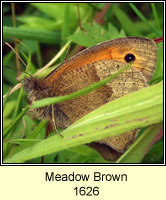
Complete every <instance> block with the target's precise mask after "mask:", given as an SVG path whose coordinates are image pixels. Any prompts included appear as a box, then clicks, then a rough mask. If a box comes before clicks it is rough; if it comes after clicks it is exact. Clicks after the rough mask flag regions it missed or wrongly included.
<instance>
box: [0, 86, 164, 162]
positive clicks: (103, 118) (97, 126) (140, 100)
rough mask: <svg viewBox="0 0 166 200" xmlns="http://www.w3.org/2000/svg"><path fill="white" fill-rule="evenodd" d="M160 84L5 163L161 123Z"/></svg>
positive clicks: (110, 105)
mask: <svg viewBox="0 0 166 200" xmlns="http://www.w3.org/2000/svg"><path fill="white" fill-rule="evenodd" d="M162 86H163V85H162V82H161V83H159V84H156V85H153V86H149V87H147V88H144V89H142V90H139V91H137V92H133V93H131V94H128V95H126V96H123V97H121V98H119V99H117V100H115V101H112V102H109V103H107V104H105V105H104V106H102V107H100V108H98V109H96V110H95V111H93V112H91V113H89V114H88V115H86V116H84V117H83V118H81V119H80V120H78V121H77V122H76V123H74V124H73V125H71V126H70V127H69V128H67V129H65V130H64V131H63V132H61V134H62V135H63V136H64V138H62V137H60V136H59V135H55V136H52V137H50V138H48V139H46V140H43V141H41V142H39V143H37V144H35V145H34V146H32V147H29V148H26V149H24V150H23V151H21V152H19V153H17V154H15V155H13V156H12V157H10V158H8V159H6V160H5V161H4V162H6V163H13V162H14V163H15V162H16V163H17V162H25V161H26V160H29V159H32V158H36V157H39V156H42V155H47V154H50V153H54V152H58V151H61V150H64V149H67V148H71V147H75V146H79V145H81V144H85V143H90V142H92V141H95V140H100V139H103V138H105V137H108V136H113V135H117V134H120V133H124V132H126V131H129V130H131V129H135V128H138V127H144V126H148V125H150V124H154V123H158V122H161V121H162V119H163V88H162Z"/></svg>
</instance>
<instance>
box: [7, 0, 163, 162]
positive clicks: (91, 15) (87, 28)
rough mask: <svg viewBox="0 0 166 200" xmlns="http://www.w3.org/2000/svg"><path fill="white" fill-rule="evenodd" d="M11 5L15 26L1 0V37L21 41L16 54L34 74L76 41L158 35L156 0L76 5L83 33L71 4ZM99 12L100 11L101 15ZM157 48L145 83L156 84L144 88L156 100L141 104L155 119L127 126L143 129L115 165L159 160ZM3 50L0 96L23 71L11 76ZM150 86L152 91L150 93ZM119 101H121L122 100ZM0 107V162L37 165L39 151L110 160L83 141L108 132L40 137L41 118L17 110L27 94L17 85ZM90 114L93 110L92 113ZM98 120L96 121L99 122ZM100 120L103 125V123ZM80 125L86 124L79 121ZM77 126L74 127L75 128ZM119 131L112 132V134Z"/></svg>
mask: <svg viewBox="0 0 166 200" xmlns="http://www.w3.org/2000/svg"><path fill="white" fill-rule="evenodd" d="M13 5H14V7H15V12H16V14H15V16H14V18H15V19H16V27H13V24H12V14H11V13H12V11H11V7H12V6H11V4H9V3H3V39H4V42H6V41H7V42H9V43H13V41H14V38H17V39H19V40H21V41H22V43H20V44H19V45H18V48H19V55H20V56H21V57H22V58H23V59H24V60H25V62H26V63H27V65H28V67H27V68H26V71H27V72H29V73H31V74H34V73H35V72H36V71H37V70H39V69H41V68H42V67H43V66H44V65H45V64H46V63H48V62H49V61H50V60H51V59H52V58H53V57H54V56H55V55H56V54H57V52H58V51H59V50H60V49H62V50H63V52H62V53H61V54H60V55H61V57H60V58H59V59H58V60H57V61H56V62H55V63H54V65H52V66H51V67H50V68H49V69H47V70H44V71H43V72H42V73H40V76H45V75H46V74H48V73H49V72H50V71H51V70H52V69H54V68H55V67H56V65H57V64H59V63H60V62H62V61H63V60H64V59H65V55H66V52H67V48H69V46H71V49H72V50H71V52H70V54H69V55H68V57H69V56H71V55H73V54H75V53H76V52H77V51H78V49H80V46H79V45H81V46H84V47H90V46H93V45H95V44H96V43H99V42H102V41H105V40H110V39H115V38H119V37H126V36H136V37H147V38H151V39H154V38H158V37H161V36H162V33H163V4H162V3H134V4H133V3H111V5H108V4H105V3H86V4H85V3H80V4H79V12H80V21H81V24H82V27H83V30H84V31H81V30H80V28H79V20H78V7H77V4H76V3H15V4H13ZM105 6H106V7H107V6H108V10H107V11H105V12H104V10H105ZM102 11H103V12H104V14H103V16H102V14H101V12H102ZM157 46H158V63H157V69H156V72H155V74H154V77H153V79H152V81H151V84H152V85H153V84H156V83H159V82H160V83H159V84H156V85H154V86H155V87H156V88H155V87H154V88H152V90H147V93H148V92H150V95H152V96H151V97H156V99H157V98H158V99H159V100H155V101H154V102H153V103H152V104H151V105H150V106H151V107H148V108H147V107H146V109H147V110H148V112H149V114H151V115H152V116H155V119H154V118H153V119H151V124H154V123H155V125H153V126H148V127H147V125H146V124H145V123H144V122H142V124H131V125H130V129H131V128H132V126H133V128H134V127H136V126H138V125H139V126H140V127H144V128H143V129H141V131H140V138H139V140H138V141H137V142H136V143H135V146H133V147H132V148H131V150H129V151H128V152H127V153H126V154H125V155H124V156H123V158H121V159H120V160H119V161H117V163H162V162H163V138H162V137H161V135H162V131H161V129H162V123H161V122H162V106H163V105H162V100H161V93H162V84H161V80H162V79H163V44H162V43H160V44H158V45H157ZM3 48H4V50H3V56H4V57H3V94H6V93H7V92H9V90H10V88H11V87H13V86H15V85H17V83H19V82H20V81H21V79H22V78H23V76H25V73H23V74H22V75H21V76H20V77H19V78H17V79H16V77H17V74H18V73H19V71H18V70H17V69H16V61H15V55H14V53H13V52H12V51H11V50H10V49H9V48H8V47H7V46H6V45H5V44H3ZM5 66H9V67H10V68H13V69H14V70H11V69H9V68H7V67H5ZM21 71H25V68H24V67H23V66H21ZM149 88H150V87H149ZM156 90H157V91H158V93H156ZM141 94H142V93H141ZM137 97H138V99H137V101H140V99H139V94H138V95H137ZM145 98H147V97H145ZM144 101H145V99H144ZM156 101H158V102H156ZM121 102H122V103H123V99H122V101H120V103H121ZM126 102H128V104H127V105H129V104H130V102H129V98H128V99H127V100H126ZM133 103H134V102H133ZM3 106H4V107H3V108H4V112H3V128H4V135H3V137H4V144H3V158H4V162H9V163H14V162H20V163H22V162H25V163H41V156H42V155H45V159H44V162H45V163H110V162H108V161H105V160H104V159H103V158H102V157H101V156H100V155H99V154H98V153H97V152H95V151H94V150H92V149H90V148H89V147H87V146H85V145H83V144H85V143H87V142H89V141H92V140H96V138H97V137H98V138H99V139H100V137H102V134H105V136H106V135H107V136H108V134H110V135H111V132H110V133H97V132H96V133H95V134H93V132H92V130H91V129H90V128H89V132H88V131H87V132H86V134H87V135H88V136H87V138H83V139H80V140H79V139H78V140H75V141H74V142H73V141H72V142H71V141H69V143H65V142H64V140H63V138H61V137H59V136H57V135H56V136H55V133H51V134H50V135H49V139H47V140H44V135H45V127H46V122H45V121H41V122H39V121H38V120H36V119H33V118H32V117H31V116H29V115H28V114H27V113H24V112H25V111H26V110H25V109H24V110H22V109H23V108H25V107H26V108H27V94H26V93H25V92H24V90H23V89H22V88H21V89H19V90H18V91H17V92H15V93H13V94H12V95H9V96H7V97H6V98H5V100H4V102H3ZM131 106H132V102H131ZM115 107H116V104H115ZM110 108H111V104H110ZM141 109H143V108H139V110H138V111H137V112H140V113H142V114H140V116H144V114H143V112H141ZM101 112H102V111H101ZM96 114H99V113H98V112H96V113H95V115H96ZM23 116H24V117H23ZM110 116H111V115H110ZM126 116H129V117H132V116H133V113H129V112H128V113H124V116H123V117H124V118H126ZM87 119H88V118H87ZM103 120H104V119H101V121H103ZM106 120H107V119H106ZM106 120H105V121H104V123H107V121H106ZM95 123H98V124H99V122H98V121H95V122H94V123H93V124H90V127H92V128H94V127H95ZM102 123H103V122H102ZM102 123H101V126H102V125H103V124H102ZM156 123H157V124H156ZM148 125H150V124H148ZM85 126H87V125H86V124H85ZM82 128H83V127H80V130H82ZM126 130H127V129H126ZM115 131H116V130H115ZM121 131H122V130H120V131H119V132H118V131H117V134H119V133H121ZM124 131H125V129H124ZM62 134H63V133H62ZM65 134H66V135H65ZM72 134H73V133H72V131H71V130H69V131H67V133H66V132H65V133H64V135H65V136H68V137H72ZM112 134H113V133H112ZM156 138H158V139H156ZM154 140H157V143H155V144H154V145H153V146H152V148H151V149H150V151H148V153H147V149H148V148H149V147H150V146H151V143H154ZM146 153H147V154H146ZM145 154H146V156H145Z"/></svg>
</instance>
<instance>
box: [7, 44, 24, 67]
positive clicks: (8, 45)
mask: <svg viewBox="0 0 166 200" xmlns="http://www.w3.org/2000/svg"><path fill="white" fill-rule="evenodd" d="M5 44H6V45H7V46H8V47H9V48H11V49H12V50H13V51H14V53H15V54H16V56H17V57H18V58H19V59H20V60H21V62H22V63H23V65H24V66H25V68H26V67H27V65H26V64H25V62H24V61H23V59H22V58H21V57H20V56H19V55H18V53H17V52H16V51H15V49H14V48H13V47H12V46H11V45H10V44H9V43H8V42H5Z"/></svg>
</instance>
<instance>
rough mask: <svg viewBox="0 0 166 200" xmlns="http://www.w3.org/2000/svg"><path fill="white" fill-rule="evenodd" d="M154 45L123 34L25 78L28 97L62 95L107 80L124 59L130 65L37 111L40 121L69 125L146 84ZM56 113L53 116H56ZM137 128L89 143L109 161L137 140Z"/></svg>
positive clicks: (153, 61)
mask: <svg viewBox="0 0 166 200" xmlns="http://www.w3.org/2000/svg"><path fill="white" fill-rule="evenodd" d="M156 54H157V49H156V44H155V42H154V41H153V40H150V39H146V38H138V37H127V38H119V39H114V40H110V41H106V42H103V43H100V44H97V45H95V46H93V47H91V48H88V49H85V50H83V51H82V52H80V53H78V54H76V55H75V56H73V57H71V58H70V59H69V60H66V61H64V62H63V63H62V64H61V65H59V67H58V68H56V69H55V70H53V71H52V72H51V73H50V74H49V75H48V76H47V77H45V78H43V79H35V78H34V77H29V78H26V79H25V80H24V88H25V90H26V91H27V92H28V94H29V95H28V98H29V101H30V102H31V103H32V102H33V101H36V100H39V99H42V98H46V97H53V96H63V95H67V94H70V93H73V92H75V91H78V90H80V89H82V88H85V87H88V86H89V85H91V84H93V83H95V82H98V81H100V80H103V79H105V78H106V77H108V76H110V75H111V74H114V73H115V72H116V71H118V70H119V69H120V68H123V67H124V66H125V65H126V63H130V62H131V64H132V67H130V68H129V69H128V70H126V71H125V72H123V73H122V74H121V75H119V76H118V77H117V78H115V79H114V80H113V81H112V82H110V83H108V84H106V85H104V86H102V87H101V88H99V89H97V90H94V91H93V92H90V93H88V94H86V95H84V96H80V97H78V98H76V99H72V100H69V101H65V102H62V103H59V104H54V105H53V106H52V105H50V106H46V107H42V108H37V109H33V110H32V111H33V113H34V115H35V116H36V117H37V118H38V119H46V118H47V119H49V121H50V122H51V123H52V125H54V126H56V127H57V128H62V129H65V128H67V127H68V126H69V125H70V124H72V123H73V122H75V121H76V120H78V119H80V118H81V117H83V116H84V115H86V114H87V113H89V112H91V111H93V110H94V109H96V108H98V107H100V106H102V105H103V104H105V103H107V102H109V101H112V100H114V99H117V98H120V97H121V96H123V95H126V94H128V93H130V92H133V91H136V90H139V89H141V88H144V87H146V86H148V82H149V80H150V79H151V78H152V75H153V72H154V71H155V67H156V59H157V56H156ZM53 116H54V117H53ZM137 132H138V130H133V131H129V132H127V133H124V134H121V135H117V136H111V137H109V138H105V139H103V140H101V141H94V142H93V143H91V144H89V145H90V146H91V147H92V148H94V149H96V150H97V151H98V152H99V153H100V154H101V155H102V156H103V157H104V158H105V159H107V160H116V159H117V158H118V157H119V156H120V155H121V154H122V153H123V152H124V151H125V150H126V149H127V148H128V147H129V146H130V145H131V144H132V143H133V141H134V139H135V137H136V135H137Z"/></svg>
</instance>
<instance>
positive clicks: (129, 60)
mask: <svg viewBox="0 0 166 200" xmlns="http://www.w3.org/2000/svg"><path fill="white" fill-rule="evenodd" d="M124 59H125V61H126V62H127V63H128V62H131V61H134V60H135V59H136V58H135V56H134V55H133V54H131V53H128V54H126V55H125V57H124Z"/></svg>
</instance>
